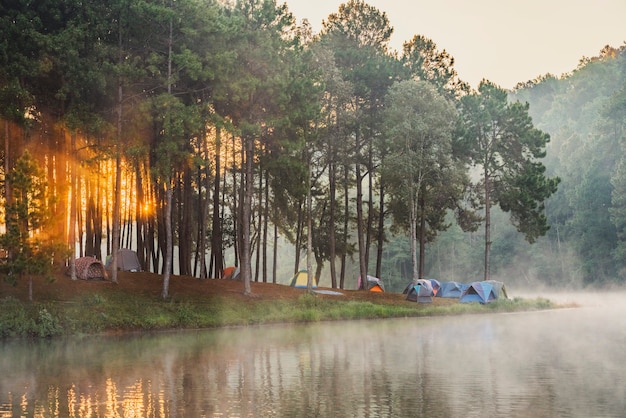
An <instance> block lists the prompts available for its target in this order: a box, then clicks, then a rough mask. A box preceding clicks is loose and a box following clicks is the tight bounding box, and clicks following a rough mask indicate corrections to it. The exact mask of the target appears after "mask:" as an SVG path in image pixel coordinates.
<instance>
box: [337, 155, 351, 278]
mask: <svg viewBox="0 0 626 418" xmlns="http://www.w3.org/2000/svg"><path fill="white" fill-rule="evenodd" d="M343 168H344V172H343V211H344V217H343V233H342V235H343V248H344V250H343V251H342V252H341V275H340V277H339V288H341V289H344V285H345V277H346V258H347V257H348V254H347V251H346V249H347V248H348V233H349V231H350V225H349V222H350V195H349V188H350V186H349V184H348V175H349V167H348V166H347V165H345V166H344V167H343Z"/></svg>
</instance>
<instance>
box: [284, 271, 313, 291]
mask: <svg viewBox="0 0 626 418" xmlns="http://www.w3.org/2000/svg"><path fill="white" fill-rule="evenodd" d="M308 281H309V273H308V272H307V271H306V270H300V271H299V272H297V273H296V274H294V275H293V277H292V278H291V282H290V284H289V285H290V286H292V287H298V288H301V289H302V288H304V289H306V287H307V283H308ZM312 287H313V288H314V289H315V288H316V287H317V279H316V278H315V277H313V283H312Z"/></svg>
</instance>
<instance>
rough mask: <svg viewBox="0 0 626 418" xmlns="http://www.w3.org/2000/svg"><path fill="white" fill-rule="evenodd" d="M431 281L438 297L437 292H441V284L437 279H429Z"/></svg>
mask: <svg viewBox="0 0 626 418" xmlns="http://www.w3.org/2000/svg"><path fill="white" fill-rule="evenodd" d="M428 280H430V284H431V285H432V286H433V293H434V294H435V296H437V292H439V288H440V287H441V283H439V280H436V279H428Z"/></svg>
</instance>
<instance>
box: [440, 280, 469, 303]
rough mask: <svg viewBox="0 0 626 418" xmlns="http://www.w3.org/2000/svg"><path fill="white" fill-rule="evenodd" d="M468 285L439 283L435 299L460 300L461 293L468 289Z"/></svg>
mask: <svg viewBox="0 0 626 418" xmlns="http://www.w3.org/2000/svg"><path fill="white" fill-rule="evenodd" d="M468 286H469V285H467V284H464V283H459V282H441V286H440V287H439V291H438V292H437V295H436V296H437V297H439V298H457V299H458V298H460V297H461V295H462V294H463V291H464V290H465V289H467V288H468Z"/></svg>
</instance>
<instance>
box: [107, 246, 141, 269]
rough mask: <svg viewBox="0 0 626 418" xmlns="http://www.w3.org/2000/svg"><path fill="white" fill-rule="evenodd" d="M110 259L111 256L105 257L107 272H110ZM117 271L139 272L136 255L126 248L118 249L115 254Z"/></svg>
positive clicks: (139, 266) (139, 267)
mask: <svg viewBox="0 0 626 418" xmlns="http://www.w3.org/2000/svg"><path fill="white" fill-rule="evenodd" d="M111 258H112V257H111V256H108V257H107V265H106V269H107V270H111ZM117 269H118V270H122V271H141V265H140V264H139V258H138V257H137V253H136V252H135V251H133V250H129V249H127V248H120V249H119V250H118V252H117Z"/></svg>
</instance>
